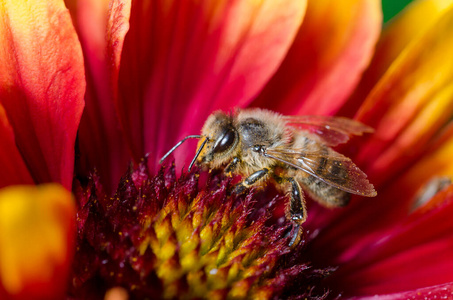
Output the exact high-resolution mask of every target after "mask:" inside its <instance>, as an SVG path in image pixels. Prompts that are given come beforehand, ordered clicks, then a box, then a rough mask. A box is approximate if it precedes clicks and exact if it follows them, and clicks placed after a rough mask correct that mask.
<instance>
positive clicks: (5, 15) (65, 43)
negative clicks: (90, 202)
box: [0, 0, 85, 188]
mask: <svg viewBox="0 0 453 300" xmlns="http://www.w3.org/2000/svg"><path fill="white" fill-rule="evenodd" d="M2 3H3V4H2V6H1V7H0V21H1V26H0V61H2V63H1V64H0V74H1V75H0V100H1V101H2V104H3V106H4V108H5V110H6V113H7V115H8V119H9V120H10V122H11V125H12V127H13V129H14V133H15V138H16V144H17V145H18V148H19V151H20V152H21V154H22V156H23V157H24V160H25V161H26V164H27V166H28V167H29V169H30V171H31V174H32V176H33V178H34V179H35V180H36V182H50V181H55V182H60V183H62V184H63V185H64V186H65V187H66V188H70V186H71V184H72V176H73V166H74V143H75V137H76V133H77V127H78V124H79V120H80V115H81V113H82V109H83V105H84V104H83V94H84V92H85V81H84V70H83V59H82V52H81V49H80V44H79V41H78V38H77V35H76V33H75V31H74V28H73V26H72V22H71V18H70V15H69V13H68V11H67V9H66V8H65V6H64V3H63V1H57V0H54V1H47V2H45V1H38V0H36V1H6V2H5V1H3V2H2Z"/></svg>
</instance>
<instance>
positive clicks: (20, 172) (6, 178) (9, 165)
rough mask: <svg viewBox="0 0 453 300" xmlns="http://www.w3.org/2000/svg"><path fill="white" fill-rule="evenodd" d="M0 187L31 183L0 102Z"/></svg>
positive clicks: (31, 180)
mask: <svg viewBox="0 0 453 300" xmlns="http://www.w3.org/2000/svg"><path fill="white" fill-rule="evenodd" d="M0 145H2V146H1V147H0V166H2V167H1V170H0V188H2V187H5V186H8V185H13V184H33V179H32V178H31V176H30V173H29V172H28V170H27V166H26V165H25V163H24V161H23V159H22V156H21V155H20V153H19V151H18V150H17V147H16V143H15V140H14V132H13V129H12V128H11V125H10V124H9V121H8V118H7V117H6V113H5V110H4V109H3V107H2V106H1V104H0Z"/></svg>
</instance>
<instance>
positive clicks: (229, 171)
mask: <svg viewBox="0 0 453 300" xmlns="http://www.w3.org/2000/svg"><path fill="white" fill-rule="evenodd" d="M239 162H240V160H239V157H237V156H235V157H233V160H232V161H231V162H230V163H229V164H228V165H227V166H226V167H225V170H224V172H225V174H227V175H228V176H231V174H232V173H233V171H234V170H236V168H237V166H238V163H239Z"/></svg>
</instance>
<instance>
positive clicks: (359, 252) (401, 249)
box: [314, 186, 453, 295]
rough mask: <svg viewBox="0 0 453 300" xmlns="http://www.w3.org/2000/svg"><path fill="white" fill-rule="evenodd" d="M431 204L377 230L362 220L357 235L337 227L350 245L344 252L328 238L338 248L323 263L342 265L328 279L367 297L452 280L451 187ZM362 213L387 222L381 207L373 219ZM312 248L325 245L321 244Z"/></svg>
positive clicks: (452, 225) (352, 292) (452, 207)
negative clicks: (346, 232)
mask: <svg viewBox="0 0 453 300" xmlns="http://www.w3.org/2000/svg"><path fill="white" fill-rule="evenodd" d="M431 203H432V204H429V205H426V207H421V208H419V209H418V210H417V211H415V212H413V213H412V214H409V215H408V216H407V217H400V219H399V220H397V221H395V222H388V223H387V224H386V226H381V228H380V229H379V230H372V229H371V228H370V226H369V224H367V223H366V221H362V222H361V223H362V225H361V227H356V228H355V230H354V233H353V234H350V235H348V234H342V233H341V232H338V231H337V232H336V233H335V234H336V236H341V237H342V242H344V240H343V239H345V240H346V243H349V245H348V246H346V247H343V250H340V249H339V248H337V247H336V246H337V245H335V244H336V243H335V241H334V240H332V239H331V240H330V243H329V250H328V252H329V253H330V254H332V250H334V252H333V253H336V255H333V256H332V255H330V257H329V258H327V261H324V263H325V264H333V265H340V267H339V269H338V270H337V271H336V272H335V273H334V275H333V276H332V277H331V279H330V280H331V281H332V283H333V285H334V286H336V287H337V289H338V290H342V291H344V292H345V293H346V294H348V295H366V294H386V293H395V292H401V291H405V290H413V289H418V288H422V287H426V286H430V285H437V284H442V283H445V282H452V281H453V273H452V272H451V271H450V270H451V268H452V267H453V238H452V237H451V232H452V230H453V221H452V218H451V215H452V213H453V186H450V187H449V188H448V189H446V190H444V191H442V192H440V193H439V194H437V195H436V196H435V197H434V198H433V199H432V200H431ZM364 214H367V216H368V220H373V219H374V220H382V221H383V222H385V221H386V214H385V213H383V212H379V211H378V212H377V214H376V216H375V217H374V216H372V215H370V214H369V213H367V212H364ZM406 214H407V213H406ZM380 216H382V218H381V217H380ZM343 220H348V219H347V218H344V219H343ZM368 222H370V221H368ZM374 222H376V221H374ZM378 222H379V221H378ZM361 228H365V230H362V229H361ZM364 231H365V232H364ZM366 231H368V232H366ZM324 246H325V245H324ZM314 248H315V249H318V250H319V249H324V248H323V245H320V244H317V245H316V246H314ZM318 250H315V251H318ZM319 252H326V251H323V250H322V251H319ZM319 252H317V254H321V256H322V253H319ZM326 253H327V252H326ZM329 260H330V262H329ZM332 260H333V261H332Z"/></svg>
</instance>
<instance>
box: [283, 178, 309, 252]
mask: <svg viewBox="0 0 453 300" xmlns="http://www.w3.org/2000/svg"><path fill="white" fill-rule="evenodd" d="M285 180H286V181H288V182H289V183H290V184H291V192H290V202H289V205H288V207H287V211H286V218H287V219H289V220H291V221H292V222H293V224H294V226H293V230H292V232H293V236H292V238H291V241H290V242H289V246H293V245H297V244H298V243H299V241H300V239H301V236H302V232H303V231H302V227H301V225H302V223H304V222H305V220H306V219H307V208H306V207H305V199H304V194H303V192H302V189H301V188H300V185H299V183H298V182H297V180H295V179H294V178H292V177H289V178H286V179H285Z"/></svg>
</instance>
